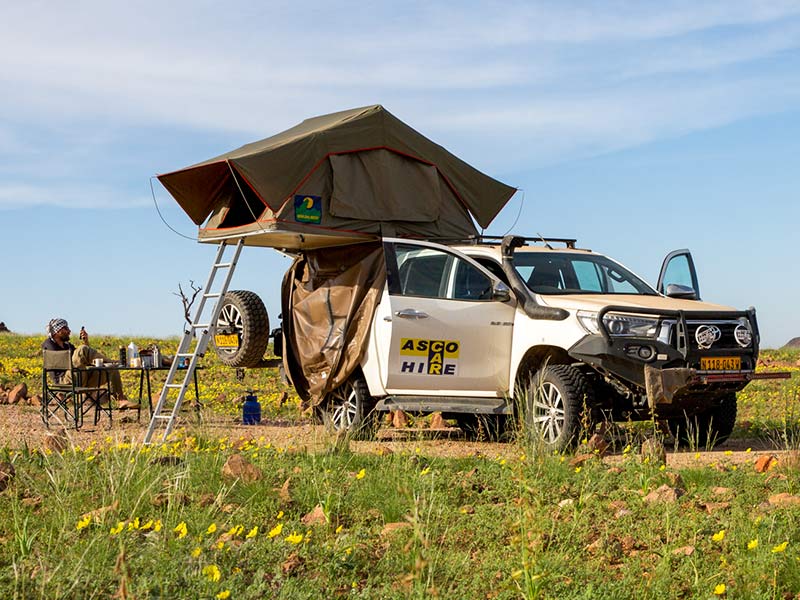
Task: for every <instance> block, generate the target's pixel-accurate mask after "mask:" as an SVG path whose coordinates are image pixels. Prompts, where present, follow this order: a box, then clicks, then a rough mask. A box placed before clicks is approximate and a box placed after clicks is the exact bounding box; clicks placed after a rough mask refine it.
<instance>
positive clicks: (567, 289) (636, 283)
mask: <svg viewBox="0 0 800 600" xmlns="http://www.w3.org/2000/svg"><path fill="white" fill-rule="evenodd" d="M514 266H515V267H516V269H517V272H518V273H519V274H520V276H521V277H522V279H523V280H525V281H526V282H527V284H528V288H530V289H531V291H533V292H536V293H537V294H644V295H647V296H657V295H658V293H657V292H656V291H655V290H654V289H653V288H651V287H650V286H649V285H648V284H646V283H645V282H644V281H642V280H641V279H639V278H638V277H637V276H636V275H634V274H633V273H631V272H630V271H628V270H627V269H626V268H625V267H623V266H622V265H619V264H617V263H615V262H614V261H612V260H611V259H608V258H606V257H605V256H600V255H597V254H572V253H567V252H564V253H559V252H517V253H515V254H514Z"/></svg>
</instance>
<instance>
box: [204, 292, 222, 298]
mask: <svg viewBox="0 0 800 600" xmlns="http://www.w3.org/2000/svg"><path fill="white" fill-rule="evenodd" d="M221 295H222V294H220V293H219V292H212V293H211V294H203V298H219V297H220V296H221Z"/></svg>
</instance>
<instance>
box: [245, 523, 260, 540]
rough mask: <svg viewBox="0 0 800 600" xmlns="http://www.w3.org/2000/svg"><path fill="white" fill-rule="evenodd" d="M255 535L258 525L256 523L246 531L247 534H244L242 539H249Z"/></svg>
mask: <svg viewBox="0 0 800 600" xmlns="http://www.w3.org/2000/svg"><path fill="white" fill-rule="evenodd" d="M256 535H258V525H256V526H255V527H253V528H252V529H251V530H250V531H248V532H247V535H246V536H244V539H246V540H249V539H251V538H254V537H256Z"/></svg>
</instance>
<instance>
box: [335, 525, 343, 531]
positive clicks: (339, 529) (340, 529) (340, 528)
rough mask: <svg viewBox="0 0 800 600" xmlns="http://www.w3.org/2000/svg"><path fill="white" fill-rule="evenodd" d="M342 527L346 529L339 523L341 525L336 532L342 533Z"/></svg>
mask: <svg viewBox="0 0 800 600" xmlns="http://www.w3.org/2000/svg"><path fill="white" fill-rule="evenodd" d="M342 529H344V525H339V526H338V527H337V528H336V533H342Z"/></svg>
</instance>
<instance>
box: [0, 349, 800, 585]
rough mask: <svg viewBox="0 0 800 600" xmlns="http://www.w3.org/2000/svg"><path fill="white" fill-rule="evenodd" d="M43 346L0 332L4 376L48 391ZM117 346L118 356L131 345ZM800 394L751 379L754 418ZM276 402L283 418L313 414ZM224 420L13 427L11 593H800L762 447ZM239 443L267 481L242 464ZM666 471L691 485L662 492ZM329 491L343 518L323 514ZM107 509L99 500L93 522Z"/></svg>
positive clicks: (3, 506)
mask: <svg viewBox="0 0 800 600" xmlns="http://www.w3.org/2000/svg"><path fill="white" fill-rule="evenodd" d="M37 342H38V341H37V340H31V339H28V338H22V337H19V336H0V364H2V365H3V368H2V371H0V379H2V380H5V381H7V382H9V383H14V382H18V381H20V380H25V379H27V380H28V381H29V383H30V385H31V386H32V387H33V388H34V390H35V388H36V387H37V386H38V385H39V384H38V377H40V374H37V373H36V372H35V371H36V368H37V365H36V357H37V354H38V343H37ZM99 342H100V343H101V347H102V344H106V345H107V346H108V347H109V349H110V350H112V351H113V348H115V347H116V346H118V345H124V343H127V341H126V340H99ZM141 342H142V343H140V340H137V344H139V345H140V346H143V345H146V343H147V340H141ZM159 343H160V345H161V346H162V348H163V347H167V346H168V345H169V342H166V341H163V340H159ZM172 343H173V347H174V344H175V343H176V342H175V341H173V342H172ZM768 354H769V353H766V352H765V353H764V355H765V356H768ZM797 356H798V358H800V353H798V355H797ZM206 360H207V369H206V371H205V373H204V375H203V377H204V379H206V382H205V385H206V386H209V387H208V388H206V389H211V390H221V391H220V392H219V393H228V394H230V395H231V397H233V396H234V395H235V393H236V392H237V390H238V388H237V386H239V387H242V386H243V384H241V383H239V382H237V381H236V380H235V378H233V377H232V376H231V375H232V374H231V372H230V370H227V369H223V368H221V367H220V366H219V365H218V364H215V361H214V359H213V357H208V358H207V359H206ZM795 360H796V358H795V355H794V354H791V355H789V356H788V357H787V358H782V359H781V361H782V363H786V364H794V361H795ZM15 369H16V370H15ZM23 371H24V373H23ZM247 377H248V378H251V377H252V378H254V379H253V381H257V383H258V386H261V387H263V388H265V389H266V390H267V391H265V392H263V394H265V395H267V396H269V395H270V394H276V395H277V394H280V393H281V392H282V391H283V389H282V387H281V386H280V383H279V382H277V381H276V379H275V375H274V371H269V372H268V371H263V372H259V373H254V374H250V373H248V375H247ZM255 378H263V379H257V380H256V379H255ZM247 383H249V382H245V383H244V385H247ZM253 387H256V386H253ZM796 390H797V377H796V376H795V378H793V379H792V380H789V381H782V382H762V383H760V384H758V386H756V385H753V386H752V387H748V389H747V390H746V391H745V394H746V400H747V402H745V403H743V404H744V406H743V408H742V411H741V412H740V414H742V415H744V418H745V419H751V420H752V421H751V422H754V423H758V424H759V427H760V428H761V429H760V430H759V431H760V432H762V433H766V432H770V431H771V432H773V433H774V432H779V431H783V432H791V431H793V427H794V425H795V421H794V419H795V414H796V413H793V412H792V410H793V407H794V403H795V402H796V401H797V397H796ZM265 404H266V406H265V412H267V414H272V415H274V416H283V417H285V416H287V415H288V416H291V415H296V413H297V409H296V405H295V406H294V407H291V408H287V407H286V406H283V407H279V406H277V405H271V404H270V403H269V402H267V403H265ZM213 408H215V409H219V410H221V411H223V412H225V411H234V410H236V404H235V403H233V401H232V400H225V401H219V402H217V403H216V404H214V405H213ZM0 410H2V407H0ZM292 411H293V412H292ZM740 425H741V423H740ZM753 430H754V429H753ZM209 431H210V430H204V429H198V430H196V431H188V432H183V431H181V432H179V433H177V434H176V435H175V436H174V437H173V439H172V440H171V441H170V442H169V443H168V444H166V445H162V446H154V447H141V446H135V445H134V446H131V445H129V444H125V443H117V442H115V441H112V440H111V439H110V438H109V439H108V440H107V441H105V442H99V443H93V444H92V445H90V446H88V447H86V448H77V447H76V448H70V449H68V450H66V451H65V452H64V453H62V454H58V453H50V452H47V451H42V450H39V449H29V448H25V447H23V448H9V447H3V445H2V444H3V443H2V441H0V461H7V462H11V463H12V464H13V465H14V468H15V470H16V477H15V478H14V479H13V481H12V482H11V484H10V485H9V487H8V488H7V489H6V490H5V491H3V492H0V592H3V594H2V596H3V597H9V598H48V599H49V598H81V599H83V598H110V597H117V598H161V597H163V598H215V597H220V598H223V597H225V596H226V593H228V594H229V597H230V598H287V599H288V598H291V599H295V598H329V597H333V598H337V597H341V598H344V597H348V598H354V597H355V598H375V599H384V598H431V597H440V598H454V599H461V598H567V599H570V598H587V599H588V598H637V599H638V598H675V597H682V598H710V597H716V596H720V597H728V598H784V597H793V596H792V595H793V594H794V593H796V592H797V590H800V564H799V562H798V561H800V522H799V521H800V507H798V506H786V507H776V506H773V505H770V504H769V502H768V500H769V498H770V497H771V496H774V495H775V494H779V493H787V494H800V486H799V485H798V483H797V481H798V471H797V470H796V469H797V467H791V466H789V465H788V461H784V464H782V465H779V469H780V472H779V471H775V470H773V471H772V472H769V473H763V474H761V473H756V472H755V470H754V468H753V465H752V463H753V462H754V460H755V458H756V456H753V458H752V460H751V461H750V462H747V463H745V464H741V465H738V466H737V465H733V464H726V455H725V453H722V452H721V453H720V456H719V460H718V461H716V464H715V465H714V466H695V467H687V468H683V469H680V470H675V469H672V468H666V467H663V466H660V465H659V464H657V463H655V462H646V461H642V460H641V459H640V457H639V456H638V455H637V453H636V448H635V443H634V448H633V449H632V450H630V451H625V452H623V453H622V454H620V455H619V456H618V457H617V459H616V460H615V461H609V462H601V461H599V460H596V459H591V460H589V461H588V462H586V463H585V464H583V465H582V466H571V465H570V461H571V457H570V456H561V455H547V454H542V453H541V452H539V451H538V450H537V449H536V448H535V447H529V446H526V445H525V444H523V443H515V444H509V445H508V446H506V450H507V452H506V458H503V459H489V458H484V457H480V456H474V457H470V458H462V459H449V458H436V457H431V456H426V455H424V454H421V453H420V452H419V451H416V452H415V451H413V450H410V451H406V452H395V453H393V454H392V453H387V454H384V455H382V456H379V455H374V454H357V453H353V452H351V451H350V450H349V445H348V444H336V445H331V444H329V445H325V444H321V445H317V446H316V447H318V448H319V449H318V450H316V451H314V452H310V451H306V450H302V451H298V450H297V449H295V448H283V447H276V446H274V445H271V444H268V443H267V442H266V441H265V440H263V439H261V440H259V439H256V440H248V439H243V438H242V439H227V438H219V437H215V436H214V434H210V433H209ZM737 431H738V432H739V433H745V432H747V431H751V429H747V428H744V427H739V429H738V430H737ZM787 439H788V438H787ZM777 445H780V444H777ZM781 447H794V446H793V445H792V444H788V443H787V444H784V445H783V446H781ZM233 453H239V454H242V455H243V456H245V457H246V458H247V459H248V460H250V461H251V462H252V463H253V464H255V465H256V466H258V467H259V468H260V469H261V470H262V472H263V478H262V479H260V480H258V481H255V482H252V483H245V482H242V481H239V480H236V481H231V480H226V479H224V478H223V476H222V466H223V464H224V463H225V461H226V460H227V459H228V458H229V456H230V455H231V454H233ZM698 464H699V463H698ZM287 482H288V483H287ZM662 485H668V486H670V487H676V488H680V489H681V490H683V491H684V492H685V493H684V494H683V495H682V496H681V497H680V498H678V500H677V501H675V502H668V503H655V504H651V503H648V502H647V501H646V500H645V497H646V495H647V494H649V493H650V492H652V491H654V490H656V489H657V488H658V487H659V486H662ZM719 488H723V489H719ZM317 506H321V507H322V509H323V513H324V519H323V520H322V521H321V522H318V523H316V524H306V523H304V522H303V518H304V517H305V516H306V515H308V514H309V513H311V512H312V511H313V510H314V509H315V507H317ZM99 509H103V510H99ZM90 511H98V512H97V513H96V516H94V517H90V518H88V519H86V518H84V515H85V514H86V513H87V512H90ZM392 524H395V525H392ZM396 524H401V525H396ZM387 525H389V527H388V528H387ZM157 528H158V531H156V529H157ZM184 528H185V534H183V531H184ZM388 529H393V531H392V532H387V530H388Z"/></svg>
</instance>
